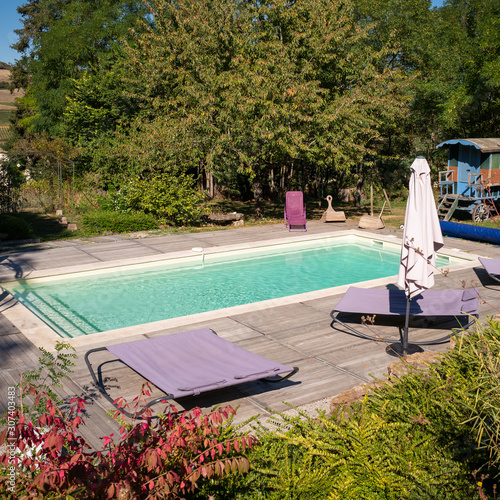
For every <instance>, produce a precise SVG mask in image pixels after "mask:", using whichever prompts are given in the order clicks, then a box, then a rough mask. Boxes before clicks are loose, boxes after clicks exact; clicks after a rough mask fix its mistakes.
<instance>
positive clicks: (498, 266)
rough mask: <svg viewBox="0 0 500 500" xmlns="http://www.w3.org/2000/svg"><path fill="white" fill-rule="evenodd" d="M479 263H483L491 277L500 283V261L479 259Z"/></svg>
mask: <svg viewBox="0 0 500 500" xmlns="http://www.w3.org/2000/svg"><path fill="white" fill-rule="evenodd" d="M479 262H481V264H482V265H483V267H484V269H485V270H486V272H487V273H488V275H489V277H490V278H491V279H494V280H495V281H497V282H498V283H500V259H485V258H483V257H479Z"/></svg>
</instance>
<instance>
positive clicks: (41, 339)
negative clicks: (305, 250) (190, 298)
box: [0, 229, 480, 350]
mask: <svg viewBox="0 0 500 500" xmlns="http://www.w3.org/2000/svg"><path fill="white" fill-rule="evenodd" d="M349 235H354V236H359V237H362V238H364V239H368V240H376V241H382V242H386V243H389V244H391V245H396V246H401V244H402V241H401V239H400V238H397V237H395V236H392V235H379V234H375V233H367V232H364V231H363V232H361V231H356V230H352V229H351V230H345V231H335V232H334V233H329V234H328V233H323V234H314V235H300V236H297V237H288V238H279V239H272V240H267V241H258V242H252V243H242V244H233V245H227V246H211V247H205V248H204V249H203V250H204V252H205V255H206V256H207V255H210V254H213V253H221V252H234V251H240V250H249V249H252V248H262V247H271V246H279V245H282V244H285V243H293V242H305V241H313V240H324V239H326V238H335V237H341V236H349ZM439 254H441V255H446V256H449V257H452V258H453V257H454V258H456V259H461V260H462V262H459V263H456V264H453V265H451V266H450V267H449V269H450V271H460V270H461V269H470V268H471V267H474V266H476V265H480V264H479V261H478V257H479V256H477V255H474V254H468V253H465V252H462V251H460V250H458V249H447V248H444V249H443V251H440V252H439ZM185 257H186V251H185V250H184V251H181V252H172V253H166V254H162V255H158V256H156V255H155V256H149V257H147V258H144V257H142V258H132V259H121V260H115V261H112V262H103V263H101V264H91V265H88V264H87V265H77V266H71V267H63V268H54V269H48V270H40V271H34V272H32V273H31V274H30V276H29V277H28V279H29V280H31V279H34V278H44V277H54V276H61V275H66V274H73V273H79V272H84V271H85V272H87V271H97V272H98V271H102V270H104V269H112V268H115V267H124V266H132V265H137V264H150V263H151V264H152V263H158V262H160V261H165V260H171V259H179V258H185ZM193 258H197V259H200V258H201V257H200V255H198V256H193ZM395 282H396V277H395V276H389V277H387V278H378V279H374V280H369V281H363V282H358V283H356V286H361V287H365V288H373V287H377V286H383V285H388V284H391V283H395ZM4 283H5V282H4ZM0 285H1V283H0ZM350 286H352V285H351V284H349V285H341V286H337V287H333V288H326V289H322V290H317V291H313V292H307V293H302V294H298V295H290V296H287V297H282V298H278V299H271V300H265V301H261V302H254V303H250V304H244V305H240V306H233V307H228V308H224V309H218V310H215V311H207V312H204V313H198V314H192V315H189V316H181V317H178V318H171V319H166V320H161V321H156V322H152V323H145V324H142V325H136V326H130V327H125V328H120V329H116V330H109V331H106V332H101V333H97V334H92V335H84V336H80V337H75V338H63V337H61V336H59V335H58V334H57V333H56V332H55V331H54V330H52V328H50V327H49V326H48V325H47V324H45V323H44V322H43V321H42V320H41V319H39V318H38V317H37V316H36V315H35V314H33V313H32V312H31V311H30V310H28V309H27V308H26V307H24V306H23V305H22V304H21V303H19V302H18V301H17V300H15V299H14V298H13V297H12V296H11V295H9V296H8V297H7V299H4V301H3V307H4V309H3V311H2V314H3V315H4V316H5V317H6V318H7V319H8V320H9V321H11V322H12V323H13V324H14V326H15V327H16V328H18V329H19V331H21V332H22V333H23V334H24V335H25V336H26V337H27V338H28V339H29V340H30V341H31V342H33V344H34V345H35V346H37V347H43V348H45V349H47V350H52V349H53V348H54V345H55V343H56V341H57V340H60V341H63V342H67V343H69V344H71V345H72V346H73V347H75V348H77V347H86V346H89V345H96V344H102V345H108V344H113V343H116V342H117V341H121V342H123V341H127V339H130V338H131V337H136V336H138V335H145V334H148V333H154V332H158V331H161V330H165V329H168V328H175V327H181V326H184V325H190V324H195V323H199V322H208V321H211V320H215V319H219V318H222V317H227V316H233V315H237V314H243V313H248V312H255V311H259V310H264V309H269V308H272V307H278V306H284V305H288V304H296V303H300V302H304V301H309V300H314V299H320V298H325V297H328V296H335V295H340V294H343V293H345V292H346V291H347V289H348V288H349V287H350ZM334 305H335V304H333V303H332V309H333V306H334Z"/></svg>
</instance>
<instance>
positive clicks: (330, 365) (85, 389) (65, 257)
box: [0, 221, 500, 448]
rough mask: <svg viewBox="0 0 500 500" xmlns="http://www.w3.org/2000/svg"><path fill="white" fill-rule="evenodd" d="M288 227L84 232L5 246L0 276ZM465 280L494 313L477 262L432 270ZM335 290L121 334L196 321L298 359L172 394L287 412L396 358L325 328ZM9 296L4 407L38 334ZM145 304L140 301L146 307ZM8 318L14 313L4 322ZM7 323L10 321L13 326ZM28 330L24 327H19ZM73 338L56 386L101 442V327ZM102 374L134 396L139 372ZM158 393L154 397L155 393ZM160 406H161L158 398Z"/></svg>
mask: <svg viewBox="0 0 500 500" xmlns="http://www.w3.org/2000/svg"><path fill="white" fill-rule="evenodd" d="M355 226H356V225H355V224H354V223H349V221H348V223H341V224H333V225H332V224H326V223H320V222H319V221H312V222H308V232H307V233H301V234H304V235H305V236H306V235H311V234H323V233H332V232H335V231H340V230H345V229H349V228H355ZM376 234H378V235H380V234H383V235H385V236H388V235H390V236H396V237H400V236H401V231H399V230H394V229H387V228H385V229H384V230H381V231H377V232H376ZM297 236H298V233H288V231H286V230H285V229H284V227H283V226H282V225H273V226H263V227H252V228H245V227H243V228H237V229H227V230H222V231H213V232H208V233H191V234H183V235H178V236H160V237H150V238H126V237H103V238H96V239H92V240H78V241H75V240H72V241H68V242H58V243H54V244H51V245H49V244H44V245H33V246H28V247H25V248H18V249H15V250H9V251H5V252H4V253H3V254H2V256H1V257H0V279H1V280H3V281H5V280H8V279H12V278H14V277H15V276H17V277H21V276H32V275H37V274H40V273H43V272H44V271H47V270H56V269H58V270H61V269H71V268H73V266H75V265H77V264H78V265H80V266H81V265H83V266H89V267H92V266H96V267H99V266H100V265H102V264H103V263H108V264H109V263H115V262H117V261H123V260H124V259H126V258H136V257H139V258H146V259H147V258H148V257H153V256H157V255H164V254H167V253H170V252H178V251H188V250H191V249H192V248H193V247H196V246H203V247H205V248H208V247H214V246H225V245H236V244H242V243H243V244H244V243H253V242H256V241H269V240H272V239H276V238H288V237H297ZM445 241H446V246H445V248H456V249H459V250H461V251H464V252H467V253H470V254H475V255H480V256H486V257H495V256H498V255H499V252H498V247H495V246H492V245H482V244H479V243H475V242H467V241H462V240H454V239H448V238H445ZM462 281H464V282H465V284H466V287H467V288H468V287H470V286H471V285H473V284H476V285H478V286H479V289H480V295H481V299H482V300H481V304H480V319H481V320H483V321H484V319H485V316H487V315H493V316H495V315H496V314H498V312H500V287H498V286H494V285H493V283H492V282H491V281H490V279H489V278H488V276H487V275H486V273H485V272H484V270H483V269H482V267H481V266H480V265H475V266H472V267H469V268H468V269H462V270H460V271H457V272H451V273H450V274H449V275H448V276H447V277H445V276H438V277H437V279H436V288H443V289H444V288H456V287H460V286H461V282H462ZM341 296H342V293H334V294H330V295H328V296H324V297H319V298H313V299H310V300H303V301H300V302H298V303H288V304H280V305H277V306H275V307H267V308H265V309H261V308H259V307H258V306H255V307H253V308H250V309H249V310H247V311H245V312H242V313H235V314H231V313H230V314H225V315H222V316H219V317H213V318H211V319H209V320H202V321H195V322H192V323H186V322H183V323H182V324H180V323H179V324H178V325H174V326H170V327H168V328H160V329H157V330H154V331H149V332H147V333H146V334H144V333H143V332H141V331H138V332H137V333H134V332H132V333H131V334H130V335H129V336H127V337H126V338H120V339H115V340H114V342H119V341H120V342H123V341H128V340H133V339H135V338H137V339H138V338H144V335H147V336H149V337H150V336H157V335H165V334H170V333H176V332H181V331H186V330H190V329H195V328H201V327H209V328H212V329H213V330H214V331H216V332H217V333H218V334H219V335H220V336H221V337H222V338H225V339H227V340H229V341H231V342H234V343H235V344H237V345H239V346H241V347H243V348H245V349H248V350H250V351H252V352H255V353H257V354H260V355H263V356H265V357H267V358H270V359H274V360H276V361H279V362H280V363H283V364H287V365H293V366H298V367H299V372H298V373H297V374H295V375H294V376H293V377H292V378H291V379H289V380H287V381H285V382H284V383H282V384H267V383H265V382H262V381H259V382H252V383H247V384H241V385H240V386H237V387H233V388H228V389H223V390H220V391H214V392H212V393H207V394H205V395H202V396H199V397H192V398H185V399H184V400H182V401H181V400H179V401H176V402H175V403H174V404H175V406H176V407H177V408H184V409H191V408H193V407H196V406H200V407H202V408H207V409H208V408H212V407H213V406H214V405H217V404H230V405H231V406H233V407H235V408H236V407H238V412H237V418H236V421H237V422H244V421H245V420H246V419H248V418H250V417H252V416H255V415H260V416H261V417H263V418H266V417H268V416H269V415H271V414H272V413H273V412H276V411H287V410H289V409H290V407H289V405H292V406H295V407H300V408H302V409H304V410H306V411H315V409H317V408H320V409H325V410H328V408H329V400H330V399H331V398H332V397H333V396H336V395H338V394H340V393H342V392H344V391H346V390H348V389H351V388H353V387H355V386H357V385H359V384H362V383H366V382H371V381H372V380H373V378H374V377H376V378H384V376H385V374H386V373H387V367H388V365H389V364H391V363H392V362H393V361H394V360H395V358H394V357H392V356H390V355H389V354H388V353H387V352H386V347H387V344H386V343H382V342H372V341H367V340H363V339H361V338H359V337H355V336H353V335H349V334H347V333H345V332H342V331H339V330H337V329H335V328H333V327H332V325H331V318H330V313H331V311H332V309H333V308H334V305H335V304H336V303H337V301H338V300H339V299H340V298H341ZM14 302H15V301H13V300H12V298H11V297H10V296H9V295H7V294H6V293H3V294H2V295H1V296H0V412H4V411H5V410H6V408H7V388H8V387H10V386H13V385H15V384H16V383H17V382H18V381H19V374H20V373H21V372H23V371H26V370H30V369H33V368H34V367H35V366H36V365H37V360H38V356H39V351H38V348H37V344H39V342H38V340H40V339H38V338H37V335H36V334H34V333H33V332H32V331H31V330H30V329H29V327H30V325H29V318H28V319H23V318H22V317H19V315H13V314H12V311H13V305H14ZM144 306H146V305H144ZM9 318H14V320H13V321H11V320H10V319H9ZM14 321H15V323H16V325H14ZM418 326H420V328H416V327H415V328H412V330H411V333H410V340H411V339H428V338H435V337H437V336H442V335H444V334H446V332H447V331H449V329H450V327H451V326H452V325H451V324H450V323H447V324H441V325H438V326H435V327H433V328H425V325H423V324H419V325H418ZM375 328H376V329H377V331H378V332H379V333H380V334H381V335H384V336H385V337H386V338H387V337H389V336H391V335H392V336H393V337H394V339H396V336H397V328H395V327H394V325H391V324H381V323H380V324H377V325H376V326H375ZM26 332H30V333H26ZM90 337H95V338H85V339H83V341H77V340H76V339H75V342H74V345H75V348H76V353H77V354H78V359H77V361H76V366H75V369H74V372H73V374H72V376H71V379H67V380H65V381H64V385H63V388H62V389H58V391H59V392H60V394H61V395H62V396H63V397H65V398H71V397H73V396H80V397H83V398H85V399H86V400H87V401H88V405H87V411H86V416H85V422H86V425H85V426H84V427H83V428H82V434H83V435H84V437H85V438H86V439H87V440H88V441H89V443H90V444H91V445H92V446H93V447H95V448H100V444H101V439H100V438H102V437H103V436H107V435H109V434H111V433H115V434H116V433H117V430H118V428H117V425H116V423H115V422H114V421H113V420H112V418H110V417H109V416H108V415H107V414H106V413H107V411H108V410H109V407H110V405H109V404H108V403H107V402H106V400H105V399H104V398H102V396H101V395H100V394H99V393H98V391H97V390H96V388H95V387H94V386H93V385H92V383H91V377H90V375H89V372H88V370H87V367H86V365H85V363H84V354H85V352H87V351H88V350H89V349H91V348H94V347H99V346H102V345H104V344H105V342H104V341H103V340H102V339H100V338H99V334H95V335H92V336H90ZM447 345H448V344H446V343H445V344H441V345H434V346H429V347H427V348H426V349H430V350H444V349H446V348H447ZM112 359H113V357H112V356H111V355H110V354H108V353H107V352H103V353H98V354H97V355H96V356H94V357H93V358H92V360H93V363H94V365H98V364H99V363H101V362H105V361H108V360H112ZM103 373H104V376H105V380H106V383H107V385H108V387H109V391H110V393H111V394H112V395H114V396H116V397H118V396H122V397H124V398H125V399H127V400H128V401H130V402H131V401H132V400H133V398H134V397H135V396H137V395H138V393H139V391H140V388H141V385H142V383H143V382H144V380H143V379H142V378H141V377H140V376H139V375H137V374H136V373H135V372H133V371H132V370H130V369H129V368H127V367H125V366H123V365H122V364H120V363H109V364H106V365H104V366H103ZM160 394H161V393H159V392H157V393H156V394H154V396H159V395H160ZM159 408H161V406H159Z"/></svg>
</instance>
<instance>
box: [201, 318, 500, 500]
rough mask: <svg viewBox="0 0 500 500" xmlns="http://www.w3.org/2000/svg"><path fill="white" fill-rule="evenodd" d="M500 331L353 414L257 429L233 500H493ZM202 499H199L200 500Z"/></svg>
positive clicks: (368, 400)
mask: <svg viewBox="0 0 500 500" xmlns="http://www.w3.org/2000/svg"><path fill="white" fill-rule="evenodd" d="M499 359H500V324H499V323H498V322H495V321H492V320H490V321H489V322H488V324H486V325H484V326H479V325H478V326H477V328H476V329H472V330H470V331H469V332H467V333H466V334H465V333H464V334H463V335H460V336H458V338H457V344H456V346H455V347H454V348H452V349H450V351H449V352H447V353H443V354H442V356H441V357H440V360H439V363H433V364H430V365H429V366H428V367H426V368H425V369H423V370H422V369H416V368H412V367H411V366H407V367H406V369H405V371H404V372H403V374H402V375H401V376H399V378H397V379H395V380H393V381H392V382H386V383H385V384H383V385H382V386H381V387H379V388H374V389H373V390H372V392H370V393H369V394H368V395H367V396H365V398H364V399H363V400H362V401H359V402H357V403H354V404H352V405H351V407H350V408H342V407H340V408H339V409H337V410H336V411H335V412H334V413H333V414H331V415H329V416H326V415H325V414H324V413H320V414H318V416H315V417H311V416H310V415H307V414H304V413H301V412H297V414H296V415H295V416H294V415H287V414H282V415H281V416H280V417H279V418H278V417H277V418H275V419H273V421H272V422H271V423H272V427H271V428H269V426H268V425H265V426H260V427H259V429H258V432H257V437H258V439H259V445H258V446H256V447H255V448H254V449H253V450H252V451H251V452H250V453H248V454H247V457H248V459H249V461H250V464H251V469H250V472H249V474H248V475H247V476H245V477H243V478H240V479H239V481H238V483H234V482H232V481H231V480H228V481H226V480H222V481H220V482H218V483H217V485H216V486H214V487H213V488H212V489H211V490H208V492H207V493H208V494H210V493H211V494H213V493H216V492H217V491H222V492H225V497H226V498H235V499H243V498H244V499H266V500H267V499H271V500H272V499H276V500H277V499H280V500H281V499H290V500H291V499H297V500H298V499H302V498H308V499H315V498H317V499H329V500H334V499H335V500H337V499H338V500H358V499H360V498H363V499H369V500H382V499H383V500H387V499H390V500H417V499H418V500H424V499H428V500H434V499H436V498H439V499H450V500H451V499H453V500H462V499H464V498H478V499H481V500H486V499H487V498H496V497H495V493H494V491H495V488H496V483H497V481H498V479H499V478H500V469H499V464H500V444H499V443H500V441H499V437H500V417H499V415H498V408H499V407H500V381H499V377H498V372H499V365H500V361H499ZM200 498H202V497H200Z"/></svg>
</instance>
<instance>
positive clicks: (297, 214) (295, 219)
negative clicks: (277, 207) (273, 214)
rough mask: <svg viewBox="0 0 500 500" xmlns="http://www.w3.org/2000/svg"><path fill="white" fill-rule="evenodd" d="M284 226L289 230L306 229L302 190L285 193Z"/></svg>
mask: <svg viewBox="0 0 500 500" xmlns="http://www.w3.org/2000/svg"><path fill="white" fill-rule="evenodd" d="M285 226H286V227H287V228H288V230H289V231H307V222H306V206H305V205H304V195H303V193H302V191H288V192H287V193H286V201H285Z"/></svg>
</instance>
